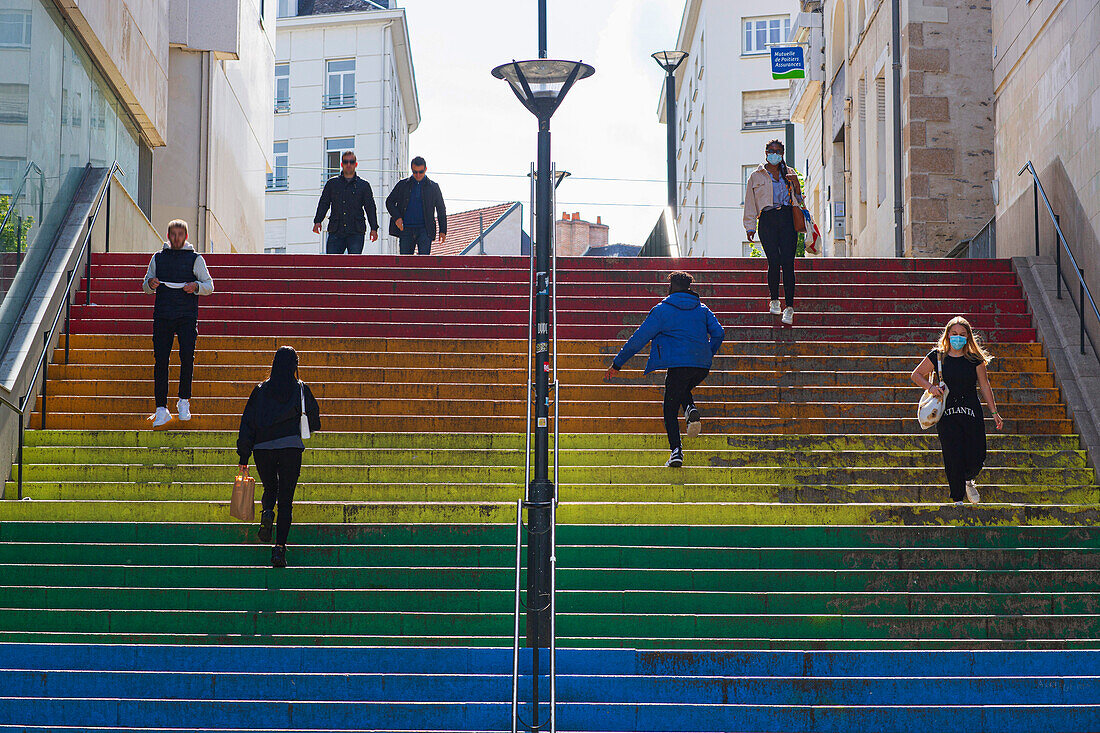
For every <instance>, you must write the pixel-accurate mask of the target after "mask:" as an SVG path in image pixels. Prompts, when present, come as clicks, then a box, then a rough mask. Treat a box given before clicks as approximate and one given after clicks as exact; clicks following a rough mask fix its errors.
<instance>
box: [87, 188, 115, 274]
mask: <svg viewBox="0 0 1100 733" xmlns="http://www.w3.org/2000/svg"><path fill="white" fill-rule="evenodd" d="M113 182H114V178H113V176H111V175H108V176H107V219H106V220H104V222H103V251H104V252H110V251H111V184H112V183H113ZM91 258H92V250H91V247H89V248H88V259H89V260H90V259H91Z"/></svg>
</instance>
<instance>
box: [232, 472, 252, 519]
mask: <svg viewBox="0 0 1100 733" xmlns="http://www.w3.org/2000/svg"><path fill="white" fill-rule="evenodd" d="M229 514H230V516H233V517H236V518H237V519H239V520H241V521H242V522H251V521H252V520H254V519H255V518H256V479H254V478H252V477H251V476H247V477H245V476H238V477H237V480H236V481H234V482H233V496H232V497H230V499H229Z"/></svg>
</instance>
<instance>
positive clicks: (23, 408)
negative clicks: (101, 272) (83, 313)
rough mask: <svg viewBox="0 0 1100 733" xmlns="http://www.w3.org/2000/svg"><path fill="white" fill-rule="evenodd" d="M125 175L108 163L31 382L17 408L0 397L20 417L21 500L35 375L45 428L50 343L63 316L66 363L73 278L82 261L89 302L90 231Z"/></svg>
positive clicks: (19, 463) (18, 480)
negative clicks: (117, 179) (119, 177)
mask: <svg viewBox="0 0 1100 733" xmlns="http://www.w3.org/2000/svg"><path fill="white" fill-rule="evenodd" d="M116 171H117V172H118V173H121V174H122V175H124V176H125V175H126V171H124V170H122V166H120V165H119V164H118V161H117V160H116V161H115V162H114V163H112V164H111V168H110V170H108V171H107V180H106V182H105V184H104V186H103V189H102V190H101V191H100V192H99V194H98V195H97V196H96V204H95V208H94V209H92V214H91V216H89V217H88V219H87V233H86V234H85V235H84V243H83V244H82V245H81V246H80V252H79V254H77V257H76V262H75V263H74V265H73V269H71V270H69V272H68V279H67V280H66V282H65V301H64V303H62V304H61V305H59V306H58V307H57V313H56V314H54V317H53V323H52V324H51V325H50V328H49V330H48V331H45V332H43V334H42V353H41V355H40V356H39V357H38V365H37V366H36V367H35V369H34V374H32V375H31V379H30V382H29V383H28V384H27V390H26V393H25V394H24V395H23V396H22V397H20V398H19V405H18V407H17V406H16V405H15V404H14V403H12V402H10V401H8V400H7V399H5V398H3V397H2V396H0V404H3V405H4V406H6V407H8V408H10V409H11V410H13V411H14V412H15V413H16V414H17V415H19V447H18V451H17V454H16V463H17V465H18V468H17V471H18V475H17V479H16V487H17V498H19V499H22V498H23V446H24V443H25V435H24V433H25V431H26V417H27V407H28V406H29V405H33V404H34V402H33V401H32V400H31V395H33V394H34V391H35V386H36V385H37V383H38V375H39V374H41V375H42V427H43V428H45V427H46V382H47V380H48V378H49V358H48V357H49V354H50V351H51V349H50V344H51V343H53V337H54V333H56V331H57V326H58V324H59V323H60V322H61V314H62V313H64V314H65V361H66V363H68V360H69V320H70V319H69V315H70V308H71V306H72V292H73V284H74V282H75V278H76V277H78V275H77V272H78V270H79V269H80V262H81V260H84V261H85V263H86V270H85V278H86V279H87V287H88V291H87V293H88V295H87V300H86V301H85V302H87V303H91V289H92V270H91V264H92V255H91V246H92V231H93V229H94V228H95V222H96V219H97V218H98V217H99V209H100V206H102V204H103V200H104V198H105V197H106V195H107V193H108V192H109V191H110V190H111V181H112V179H113V178H114V174H115V172H116ZM107 226H108V227H109V226H110V222H107Z"/></svg>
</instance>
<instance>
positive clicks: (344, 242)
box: [325, 232, 367, 255]
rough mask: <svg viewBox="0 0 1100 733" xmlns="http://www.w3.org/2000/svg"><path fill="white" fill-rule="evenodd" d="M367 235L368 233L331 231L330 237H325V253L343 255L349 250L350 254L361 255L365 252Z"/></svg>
mask: <svg viewBox="0 0 1100 733" xmlns="http://www.w3.org/2000/svg"><path fill="white" fill-rule="evenodd" d="M366 236H367V235H366V234H333V233H332V232H329V233H328V238H327V239H325V254H330V255H342V254H344V252H347V253H348V254H349V255H361V254H363V240H364V238H366Z"/></svg>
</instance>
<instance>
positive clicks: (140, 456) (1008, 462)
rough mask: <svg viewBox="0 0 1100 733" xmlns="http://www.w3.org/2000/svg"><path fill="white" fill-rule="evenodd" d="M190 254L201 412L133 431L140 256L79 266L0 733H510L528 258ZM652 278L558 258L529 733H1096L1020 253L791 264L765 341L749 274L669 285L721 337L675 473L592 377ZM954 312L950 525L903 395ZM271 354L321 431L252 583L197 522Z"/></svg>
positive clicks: (5, 605) (12, 591)
mask: <svg viewBox="0 0 1100 733" xmlns="http://www.w3.org/2000/svg"><path fill="white" fill-rule="evenodd" d="M208 262H209V264H210V267H211V270H212V272H213V274H214V277H215V280H216V287H217V292H216V293H215V294H214V295H213V296H212V297H210V298H209V299H207V300H204V301H203V304H202V306H201V323H200V339H199V356H198V367H197V368H196V392H195V398H194V400H193V401H192V409H193V411H194V412H195V414H196V415H197V417H196V418H195V419H194V420H192V421H191V422H190V423H188V424H181V423H178V422H176V423H173V424H171V425H170V426H169V430H168V431H164V432H153V431H150V430H148V429H147V425H148V424H147V423H146V422H145V417H146V416H147V415H148V414H149V413H150V412H151V411H152V400H151V396H150V395H151V391H152V387H151V383H150V382H151V371H152V370H151V353H150V343H149V342H150V338H149V335H148V334H149V333H150V324H149V318H150V315H151V299H150V298H149V297H148V296H145V295H143V294H141V293H140V289H139V284H140V279H141V277H142V274H143V272H144V267H145V264H146V263H147V258H145V257H143V256H141V257H137V256H131V255H110V256H106V255H97V257H96V259H95V262H94V265H93V268H92V269H93V289H92V302H93V303H94V305H90V306H89V305H84V304H82V303H80V301H78V303H80V304H78V305H77V306H75V307H74V309H73V317H74V323H73V331H74V334H75V335H74V336H73V339H72V343H71V347H72V350H71V354H70V362H69V364H65V363H64V362H65V359H64V353H63V351H61V350H59V351H58V352H57V353H56V354H55V358H54V362H53V365H52V366H51V368H50V371H49V374H50V382H49V386H48V390H47V398H46V401H45V409H46V418H45V424H46V429H45V430H37V429H36V430H33V431H31V432H29V433H28V445H29V447H28V448H27V450H26V460H27V469H26V473H25V485H24V493H25V495H26V496H27V497H29V500H27V501H22V502H17V501H4V502H0V730H12V729H14V730H21V731H24V730H25V731H38V730H104V729H107V730H179V729H188V730H192V729H210V730H284V729H286V730H372V731H411V730H432V731H500V730H508V729H509V726H510V711H509V700H510V696H511V680H510V672H511V651H510V649H508V648H507V647H510V645H511V640H512V637H511V634H512V615H511V608H512V591H513V582H514V578H513V573H514V571H513V569H512V563H513V562H514V547H513V544H512V543H513V542H514V521H515V516H514V511H515V510H514V506H515V501H516V500H517V499H518V498H520V497H521V495H522V493H523V486H522V484H523V476H522V474H523V468H522V467H523V446H524V439H523V435H522V432H523V429H524V399H525V389H524V386H523V383H524V379H525V376H526V371H525V369H526V367H525V362H524V353H525V349H526V328H525V323H526V318H527V294H526V287H527V278H528V273H527V269H526V268H527V261H526V260H521V259H502V258H493V257H476V258H470V257H466V258H460V257H455V258H439V257H431V258H413V257H406V258H394V257H323V256H210V257H209V258H208ZM669 264H670V263H669V262H668V261H664V260H642V259H638V260H619V259H610V260H602V259H564V260H562V261H561V267H562V271H561V273H560V280H559V283H560V284H559V309H560V326H559V329H558V335H559V339H561V342H560V344H559V353H560V355H561V356H560V361H559V364H560V378H561V382H562V390H561V398H562V403H561V414H562V419H561V430H562V433H563V438H562V469H561V484H560V487H559V490H560V497H561V504H560V506H559V510H558V521H559V522H560V523H561V524H560V527H559V538H558V539H559V549H558V562H559V568H560V569H559V575H558V588H559V596H558V610H559V620H558V631H559V640H558V643H559V645H560V646H561V647H562V649H561V651H560V652H559V660H560V677H559V681H558V697H559V700H560V701H561V702H560V704H559V719H558V723H559V726H558V727H559V729H560V730H563V731H564V730H570V731H732V730H738V731H788V732H789V731H851V730H867V731H872V730H873V731H906V733H909V732H911V731H914V730H937V731H956V730H958V731H968V732H973V731H1049V730H1058V731H1087V730H1098V729H1100V694H1098V693H1100V600H1097V599H1098V598H1100V596H1098V595H1097V591H1098V590H1100V529H1098V528H1097V526H1098V518H1100V513H1098V508H1100V507H1098V495H1097V485H1096V476H1095V474H1094V471H1093V469H1092V468H1090V467H1089V466H1088V465H1087V464H1086V461H1085V454H1084V452H1083V451H1082V450H1081V447H1080V445H1079V441H1078V439H1077V437H1076V436H1075V435H1074V434H1073V424H1072V421H1071V420H1070V419H1069V417H1068V415H1067V411H1066V407H1065V405H1064V403H1063V402H1062V400H1061V397H1060V394H1059V391H1058V389H1057V387H1056V386H1055V382H1054V377H1053V375H1052V374H1051V372H1050V370H1049V366H1048V363H1047V361H1046V359H1045V358H1044V357H1043V355H1042V348H1041V345H1040V344H1038V343H1037V341H1036V339H1037V336H1036V333H1035V331H1034V329H1033V327H1032V324H1031V319H1030V316H1029V315H1028V312H1027V303H1026V301H1025V300H1024V296H1023V294H1022V292H1021V290H1020V287H1019V285H1018V284H1017V281H1016V277H1015V275H1014V274H1013V272H1012V271H1011V267H1010V264H1009V263H1008V262H1007V261H980V260H950V261H942V260H916V261H914V260H815V261H810V262H802V263H800V268H801V273H800V280H801V285H800V293H799V296H800V306H801V308H800V311H801V312H800V313H799V314H798V315H797V320H796V326H795V327H794V328H793V329H790V328H780V327H778V326H777V325H776V323H775V321H774V320H773V317H772V316H770V315H768V314H766V313H765V312H764V310H765V306H766V297H767V296H766V289H765V287H764V285H763V281H764V277H763V268H762V263H761V262H760V261H759V260H733V259H731V260H692V261H690V263H688V262H677V263H676V264H677V266H684V265H690V267H691V268H692V271H693V272H694V273H695V274H696V276H697V280H698V282H699V284H698V290H699V291H700V292H701V293H702V295H703V297H704V300H705V301H706V302H707V303H708V304H709V305H710V306H711V308H712V309H714V310H715V312H716V313H717V314H718V316H719V319H720V320H721V321H722V322H723V324H724V325H725V326H726V328H727V343H726V345H725V346H724V348H723V351H722V355H721V356H720V357H719V358H718V359H717V361H716V364H715V369H714V371H713V372H712V374H711V377H710V378H709V379H708V381H707V382H706V384H705V386H703V387H702V388H701V389H700V390H699V391H698V392H697V401H698V402H699V404H700V407H701V410H702V412H703V416H704V420H705V423H704V424H705V433H704V435H703V436H702V437H701V438H699V439H696V440H694V441H689V442H687V443H686V445H685V447H686V449H687V464H686V466H685V468H683V469H680V470H669V469H665V468H663V462H664V460H665V458H666V457H667V446H666V445H665V441H664V437H663V429H662V427H661V422H660V418H659V414H660V404H659V401H660V382H659V378H658V377H657V376H656V375H654V376H651V377H649V378H642V377H641V376H640V375H641V372H640V369H641V366H642V364H643V363H644V362H643V361H642V359H641V358H638V359H637V360H636V361H634V362H632V363H631V364H630V367H631V368H632V370H627V371H624V372H623V373H622V376H621V377H620V378H618V379H617V380H616V382H615V383H614V384H607V383H604V382H603V381H602V377H603V372H604V370H605V369H606V367H607V365H608V363H609V362H610V359H611V355H613V354H614V352H615V351H616V350H617V349H618V347H619V345H621V342H622V340H623V339H624V338H625V337H626V335H628V334H629V332H630V330H631V327H632V326H634V325H636V324H637V323H639V322H640V321H641V319H642V317H643V316H644V314H645V312H646V311H647V310H648V309H649V307H651V306H652V305H653V303H655V302H656V300H657V299H658V298H660V297H661V296H662V295H663V294H664V290H665V286H664V285H663V284H662V282H661V281H662V280H663V278H664V276H665V274H667V267H668V265H669ZM288 273H289V277H288ZM81 299H82V296H81ZM959 313H961V314H964V315H967V316H968V317H969V318H970V319H971V321H972V322H973V323H974V324H975V325H976V326H977V327H978V329H979V330H980V331H981V332H982V333H983V334H984V335H985V337H986V338H987V339H988V340H989V342H990V345H991V349H992V351H993V352H994V353H995V354H996V356H997V359H996V360H995V361H994V362H993V364H992V365H991V371H992V380H993V386H994V389H995V390H996V393H997V397H998V402H999V404H1000V406H1001V411H1002V413H1003V414H1004V415H1005V417H1006V429H1005V432H1004V434H1000V435H991V438H990V454H989V460H988V462H987V470H986V471H985V472H984V473H983V475H982V477H981V479H980V484H981V486H980V488H981V491H982V494H983V500H984V503H983V504H981V505H979V506H970V505H966V506H952V505H948V504H946V503H945V502H946V501H947V489H946V486H945V485H944V481H943V476H942V470H941V468H940V465H941V464H940V458H939V449H938V443H937V441H936V438H935V435H934V434H928V433H923V432H921V431H920V430H919V428H918V427H917V425H916V421H915V419H913V417H912V416H913V413H914V408H913V405H914V404H915V402H916V399H917V397H918V396H919V394H918V390H917V389H915V388H914V387H912V386H911V384H910V383H909V381H908V373H909V371H910V370H911V369H912V368H913V366H914V365H915V364H916V363H917V362H918V361H919V359H920V358H921V357H922V355H923V354H924V353H926V352H927V351H928V349H929V348H930V347H929V344H930V342H931V340H932V339H933V337H934V336H935V335H936V333H937V331H938V329H939V328H940V327H941V326H942V324H943V323H944V322H945V321H946V320H947V319H948V318H949V317H950V316H953V315H956V314H959ZM284 343H287V344H291V345H293V346H294V347H295V348H297V349H298V350H299V353H300V356H301V362H302V376H303V378H304V379H305V380H306V381H308V382H309V383H310V384H311V385H312V386H313V388H314V392H315V394H316V395H317V397H318V399H319V401H320V403H321V406H322V413H323V422H324V428H325V432H322V433H320V434H318V435H317V436H315V437H314V438H313V439H312V440H311V441H310V445H309V449H308V450H307V452H306V455H305V458H306V463H307V464H308V465H307V466H306V467H305V469H304V470H303V475H302V482H301V484H300V485H299V488H298V492H297V495H296V497H297V501H296V507H295V520H296V524H295V526H294V528H293V529H292V533H291V539H290V544H291V547H290V554H289V560H290V563H291V567H289V568H287V569H285V570H274V569H272V568H270V567H268V566H267V560H268V549H267V548H266V547H263V546H261V545H259V544H258V543H257V542H256V541H255V539H254V528H253V527H247V526H242V525H241V524H239V523H236V522H235V521H233V520H231V519H229V516H228V509H227V500H228V492H229V486H230V482H231V479H232V475H233V474H234V466H235V464H236V455H235V452H234V451H233V449H232V446H233V444H234V440H235V432H234V431H235V428H236V425H237V422H238V419H239V414H240V411H241V409H242V408H243V405H244V401H245V399H246V398H247V395H248V393H249V391H250V389H251V385H252V384H254V383H255V382H257V381H259V380H261V379H263V378H264V376H265V374H266V372H267V370H268V368H269V364H270V360H271V356H272V354H273V352H274V350H275V348H276V347H277V346H278V345H280V344H284ZM173 379H175V371H173ZM172 404H173V402H170V406H171V405H172ZM40 407H41V404H40ZM40 420H41V414H36V415H35V416H34V417H33V419H32V422H31V425H32V427H35V428H37V427H38V426H39V425H40ZM14 494H15V490H14V484H13V483H9V484H8V487H7V496H9V497H13V496H14ZM1094 650H1095V651H1094ZM523 716H524V717H525V718H526V719H530V717H531V711H530V710H527V709H524V711H523Z"/></svg>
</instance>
